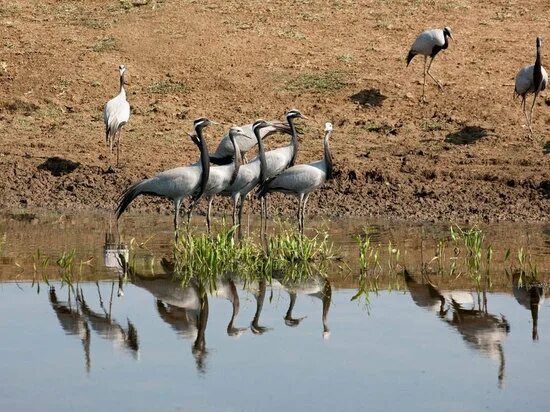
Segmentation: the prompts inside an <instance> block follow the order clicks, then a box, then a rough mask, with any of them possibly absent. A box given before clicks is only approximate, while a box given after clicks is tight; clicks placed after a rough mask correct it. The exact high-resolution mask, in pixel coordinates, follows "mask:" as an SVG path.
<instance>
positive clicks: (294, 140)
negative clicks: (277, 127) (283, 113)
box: [287, 116, 298, 167]
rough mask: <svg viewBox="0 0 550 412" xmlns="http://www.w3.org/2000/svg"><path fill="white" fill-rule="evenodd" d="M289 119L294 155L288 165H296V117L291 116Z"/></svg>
mask: <svg viewBox="0 0 550 412" xmlns="http://www.w3.org/2000/svg"><path fill="white" fill-rule="evenodd" d="M287 120H288V125H289V126H290V133H291V136H292V138H291V140H290V145H291V146H292V157H291V158H290V162H289V164H288V167H292V166H294V163H296V157H297V156H298V133H297V132H296V126H295V125H294V117H292V116H289V117H288V118H287Z"/></svg>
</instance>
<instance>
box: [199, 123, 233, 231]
mask: <svg viewBox="0 0 550 412" xmlns="http://www.w3.org/2000/svg"><path fill="white" fill-rule="evenodd" d="M242 133H243V129H241V128H240V127H232V128H230V129H229V140H230V141H231V144H232V145H233V152H234V153H236V156H234V159H233V163H231V164H227V165H221V166H214V167H211V168H210V174H209V177H208V182H207V184H206V187H205V189H204V193H203V195H204V197H205V198H206V201H207V202H208V209H207V211H206V225H207V227H208V233H210V230H211V226H212V224H211V211H212V201H213V200H214V196H215V195H217V194H219V193H221V192H223V191H224V190H227V188H229V187H230V186H231V185H232V184H233V183H234V182H235V179H236V178H237V176H238V173H239V168H240V166H241V152H240V148H239V145H238V144H237V138H238V136H240V135H242Z"/></svg>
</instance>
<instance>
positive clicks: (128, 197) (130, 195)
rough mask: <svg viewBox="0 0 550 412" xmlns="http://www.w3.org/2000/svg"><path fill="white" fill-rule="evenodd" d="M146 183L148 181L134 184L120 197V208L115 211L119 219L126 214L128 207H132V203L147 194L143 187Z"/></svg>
mask: <svg viewBox="0 0 550 412" xmlns="http://www.w3.org/2000/svg"><path fill="white" fill-rule="evenodd" d="M146 181H147V179H146V180H141V181H139V182H137V183H134V184H133V185H132V186H130V187H129V188H128V189H126V190H125V191H124V192H123V193H122V194H121V195H120V197H119V199H118V206H117V208H116V210H115V215H116V218H117V219H119V218H120V216H121V215H122V214H123V213H124V211H125V210H126V209H127V208H128V206H130V203H132V202H133V200H134V199H135V198H136V197H138V196H139V195H141V194H144V193H145V192H144V191H142V186H143V183H144V182H146Z"/></svg>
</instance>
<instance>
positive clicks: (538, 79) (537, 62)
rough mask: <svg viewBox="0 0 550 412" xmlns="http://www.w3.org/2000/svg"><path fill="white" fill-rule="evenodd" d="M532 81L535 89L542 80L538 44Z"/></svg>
mask: <svg viewBox="0 0 550 412" xmlns="http://www.w3.org/2000/svg"><path fill="white" fill-rule="evenodd" d="M533 82H534V84H535V90H539V88H540V84H541V82H542V53H541V46H540V44H537V58H536V59H535V67H534V69H533Z"/></svg>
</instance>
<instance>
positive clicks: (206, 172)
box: [195, 127, 210, 199]
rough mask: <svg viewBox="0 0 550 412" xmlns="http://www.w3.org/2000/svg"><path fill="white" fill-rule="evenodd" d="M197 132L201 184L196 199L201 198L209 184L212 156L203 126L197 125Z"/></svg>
mask: <svg viewBox="0 0 550 412" xmlns="http://www.w3.org/2000/svg"><path fill="white" fill-rule="evenodd" d="M195 132H196V133H197V137H198V139H199V142H200V146H199V150H200V152H201V167H202V170H201V186H200V189H199V193H198V194H197V195H196V197H195V198H196V199H199V198H200V197H201V196H202V194H203V193H204V191H205V190H206V185H207V184H208V178H209V177H210V157H209V155H208V146H207V145H206V141H205V140H204V136H203V134H202V127H197V128H196V129H195Z"/></svg>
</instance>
